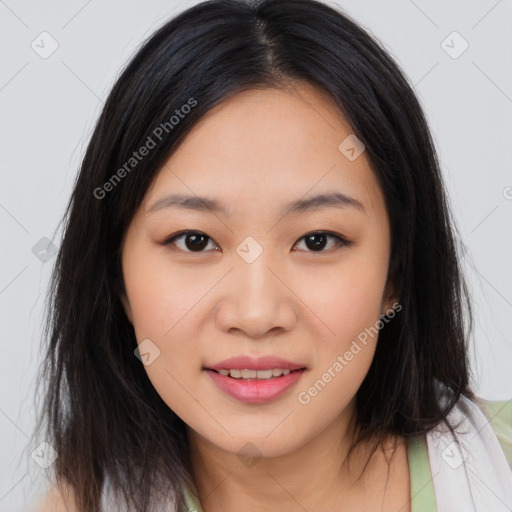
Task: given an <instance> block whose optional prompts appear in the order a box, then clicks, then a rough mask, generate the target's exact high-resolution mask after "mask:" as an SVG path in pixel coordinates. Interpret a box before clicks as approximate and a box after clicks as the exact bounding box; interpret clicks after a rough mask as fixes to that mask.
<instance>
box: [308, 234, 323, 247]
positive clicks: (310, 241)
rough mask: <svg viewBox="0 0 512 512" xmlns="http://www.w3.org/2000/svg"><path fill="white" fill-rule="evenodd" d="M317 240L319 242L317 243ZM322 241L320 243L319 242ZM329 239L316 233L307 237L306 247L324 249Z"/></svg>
mask: <svg viewBox="0 0 512 512" xmlns="http://www.w3.org/2000/svg"><path fill="white" fill-rule="evenodd" d="M315 239H317V241H315ZM318 239H320V241H318ZM326 240H327V237H326V236H325V235H323V234H321V233H314V234H312V235H309V236H307V237H306V245H307V246H308V248H309V249H323V248H324V247H325V244H326Z"/></svg>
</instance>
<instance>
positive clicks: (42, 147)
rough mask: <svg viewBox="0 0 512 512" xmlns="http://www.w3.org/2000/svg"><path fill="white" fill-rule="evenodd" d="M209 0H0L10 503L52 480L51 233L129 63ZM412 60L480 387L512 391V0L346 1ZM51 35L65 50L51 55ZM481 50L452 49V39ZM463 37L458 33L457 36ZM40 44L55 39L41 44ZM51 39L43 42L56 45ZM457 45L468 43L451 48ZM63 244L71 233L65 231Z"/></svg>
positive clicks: (496, 394)
mask: <svg viewBox="0 0 512 512" xmlns="http://www.w3.org/2000/svg"><path fill="white" fill-rule="evenodd" d="M196 3H197V1H189V2H185V1H169V0H167V1H164V0H151V1H144V2H143V1H138V2H136V1H133V0H132V1H126V0H124V1H120V0H115V1H110V2H105V1H103V2H100V1H98V0H90V1H78V0H77V1H75V0H73V1H69V0H67V1H61V2H57V1H48V0H47V1H45V2H38V1H35V0H33V1H29V0H5V1H4V0H0V41H1V46H0V52H1V67H0V109H1V110H0V112H1V117H0V129H1V151H0V170H1V174H0V180H1V181H0V228H1V239H2V243H1V249H0V251H1V265H0V315H1V328H2V331H1V332H2V338H1V348H2V357H1V358H0V375H1V388H0V510H1V511H21V510H26V509H27V506H28V505H29V503H30V502H31V501H33V500H34V498H35V497H36V496H37V494H38V493H40V492H41V489H43V488H44V486H45V485H46V484H45V481H44V474H45V472H44V470H43V469H41V468H40V467H39V466H38V465H37V464H36V463H35V461H34V460H33V459H32V458H31V451H32V450H33V448H34V447H35V446H37V445H38V444H39V443H40V442H41V441H44V440H41V439H38V440H31V439H30V437H31V432H32V429H33V426H34V391H35V390H34V376H35V372H36V369H37V366H38V364H39V362H40V357H41V355H40V353H39V342H40V336H41V321H42V307H43V300H44V294H45V291H46V287H47V283H48V277H49V273H50V270H51V265H52V264H53V261H54V259H50V260H49V261H48V262H46V263H44V264H43V263H42V262H41V261H40V260H39V259H38V258H37V257H36V256H35V255H34V254H33V253H32V248H33V246H34V245H35V244H36V243H37V242H38V241H39V240H40V239H41V238H43V237H48V238H52V235H53V234H54V231H55V229H56V228H57V224H58V221H59V219H60V217H61V215H62V213H63V211H64V208H65V205H66V202H67V200H68V197H69V194H70V192H71V187H72V184H73V180H74V178H75V175H76V172H77V169H78V165H79V162H80V158H81V156H82V155H83V152H84V150H85V147H86V143H87V140H88V137H89V136H90V134H91V130H92V127H93V123H94V121H95V119H96V117H97V116H98V114H99V112H100V109H101V108H102V105H103V101H104V99H105V98H106V96H107V93H108V91H109V90H110V87H111V86H112V83H113V81H114V79H115V77H116V76H117V75H118V73H119V72H120V70H121V67H122V66H123V65H124V64H125V63H126V61H127V60H128V59H129V58H130V57H131V56H132V55H133V53H134V52H135V50H136V48H137V47H138V45H139V44H140V43H141V42H142V41H143V40H144V39H145V38H146V37H147V36H149V35H150V34H151V33H152V32H153V31H154V30H155V29H156V28H157V27H158V26H160V25H161V24H163V23H164V22H165V21H166V20H167V19H168V18H169V17H171V16H173V15H174V14H176V13H177V12H179V11H181V10H182V9H184V8H186V7H189V6H191V5H193V4H196ZM330 3H331V4H332V5H336V4H337V5H340V6H341V7H342V8H344V9H345V10H346V11H347V12H348V13H349V14H350V15H351V16H352V17H353V18H355V19H356V20H358V21H359V22H360V23H361V24H362V25H363V26H365V27H366V28H367V29H369V30H370V31H371V32H372V33H373V34H374V35H376V36H377V37H378V38H379V39H380V40H381V41H382V42H383V43H384V44H385V46H386V48H387V49H388V50H389V51H390V53H391V54H392V55H393V56H394V57H395V59H396V60H397V61H398V62H399V64H400V65H401V66H402V68H403V69H404V70H405V72H406V73H407V75H408V76H409V77H410V79H411V81H412V83H414V84H415V90H416V92H417V94H418V96H419V98H420V101H421V102H422V104H423V106H424V109H425V111H426V113H427V116H428V119H429V122H430V125H431V128H432V132H433V135H434V139H435V141H436V144H437V148H438V151H439V155H440V158H441V162H442V167H443V172H444V175H445V178H446V180H447V184H448V188H449V194H450V197H451V200H452V205H453V210H454V212H455V214H456V217H457V221H458V225H459V228H460V233H461V237H462V241H463V242H464V243H465V244H466V245H467V247H468V249H469V253H470V257H471V263H466V264H465V266H466V268H467V272H468V278H469V282H470V284H471V288H472V292H473V295H474V302H475V313H476V314H475V318H476V328H475V340H474V354H472V361H473V369H474V372H475V376H476V380H475V388H476V390H477V392H478V394H479V395H481V396H483V397H485V398H491V399H509V398H511V397H512V377H511V370H510V368H511V366H510V362H511V361H512V337H511V331H512V267H511V264H510V262H511V261H512V222H511V221H512V144H511V142H512V141H511V136H512V30H511V29H510V28H511V26H512V1H511V0H501V1H496V0H479V1H475V0H472V1H467V0H464V1H452V2H446V1H445V0H442V1H441V0H436V1H427V0H415V1H412V0H394V1H387V2H382V1H380V0H371V1H361V0H346V1H345V0H339V1H338V2H330ZM43 31H47V32H49V33H50V34H51V36H52V37H53V38H54V39H55V40H56V41H57V42H58V45H59V46H58V49H57V50H56V51H55V52H54V53H53V54H52V55H51V56H50V57H48V58H47V59H42V58H41V57H40V56H39V55H38V54H37V53H36V52H35V51H34V50H33V49H32V48H31V43H32V41H34V40H36V43H37V41H40V39H38V36H39V34H40V33H41V32H43ZM453 31H457V32H458V33H459V34H460V35H461V36H462V37H463V38H464V39H465V40H466V41H467V42H468V44H469V48H468V49H467V50H466V51H465V52H464V53H462V54H461V55H460V56H458V58H452V57H451V56H450V55H448V53H446V51H445V49H444V48H443V46H442V42H443V41H444V40H445V39H446V38H447V36H449V35H450V34H451V33H452V32H453ZM452 40H453V42H452ZM39 44H40V46H42V43H39ZM48 44H49V43H48V40H47V43H46V44H45V47H46V48H48V47H49V46H48ZM446 45H449V46H452V47H453V48H452V49H451V50H450V51H451V52H452V53H453V52H457V51H458V50H459V49H460V48H462V46H461V41H460V40H457V39H453V37H452V38H451V39H450V38H449V39H448V40H447V41H446V42H445V43H444V46H445V48H446ZM54 242H55V244H56V245H59V238H58V236H57V238H55V240H54Z"/></svg>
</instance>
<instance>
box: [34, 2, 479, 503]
mask: <svg viewBox="0 0 512 512" xmlns="http://www.w3.org/2000/svg"><path fill="white" fill-rule="evenodd" d="M298 81H306V82H308V83H310V84H312V85H314V86H316V87H318V88H319V89H321V90H322V91H324V92H326V93H328V94H329V96H330V97H331V98H332V100H333V103H334V104H335V105H336V106H337V108H338V109H339V112H340V113H341V114H342V115H343V116H344V117H345V119H347V121H348V122H349V123H350V126H351V128H352V131H353V133H354V134H355V135H356V136H357V137H358V138H359V139H360V140H361V141H362V142H363V143H364V145H365V147H366V152H367V155H368V157H369V159H370V161H371V164H372V168H373V170H374V172H375V173H376V176H377V177H378V180H379V183H380V185H381V187H382V191H383V194H384V197H385V200H386V206H387V210H388V214H389V219H390V226H391V238H392V254H391V260H390V268H389V278H390V280H391V281H392V282H393V284H394V287H395V289H396V291H397V296H398V297H399V301H400V304H401V305H402V310H401V311H400V313H399V314H397V315H396V317H395V318H394V319H393V321H391V322H389V323H387V324H386V325H385V326H384V327H383V328H382V330H381V331H380V334H379V341H378V344H377V349H376V353H375V357H374V360H373V362H372V365H371V368H370V370H369V372H368V374H367V376H366V378H365V380H364V382H363V383H362V385H361V387H360V389H359V390H358V393H357V418H356V421H357V424H358V426H359V428H360V438H359V441H360V440H362V439H365V438H372V437H374V438H376V439H382V437H383V436H385V435H387V434H394V435H402V436H409V435H413V434H418V433H424V432H427V431H428V430H430V429H431V428H432V427H434V426H435V425H436V424H438V423H439V422H440V421H441V420H442V419H444V418H445V417H446V415H447V413H448V412H449V410H450V409H451V408H452V407H453V405H454V404H455V402H456V401H457V399H458V398H459V397H460V395H461V394H463V395H465V396H468V397H472V393H471V391H470V389H469V387H468V364H467V356H466V350H467V348H466V340H467V336H468V333H466V331H465V326H466V323H465V319H467V320H469V325H471V308H470V304H469V300H468V294H467V290H466V287H465V284H464V280H463V277H462V275H461V272H460V266H459V258H458V251H457V247H456V242H455V228H454V223H453V220H452V217H451V213H450V211H449V208H448V205H447V201H446V198H445V193H444V188H443V184H442V179H441V175H440V166H439V163H438V160H437V156H436V152H435V148H434V144H433V141H432V139H431V135H430V133H429V129H428V127H427V123H426V120H425V117H424V114H423V112H422V109H421V107H420V104H419V102H418V100H417V98H416V96H415V94H414V91H413V88H412V86H411V85H410V84H409V83H408V81H407V79H406V78H405V75H404V73H403V72H402V71H401V70H400V68H399V67H398V65H397V64H396V63H395V62H394V61H393V60H392V58H391V57H390V56H389V55H388V54H387V52H386V51H385V50H384V48H383V46H381V45H380V44H379V43H378V42H377V40H376V39H375V38H374V37H373V36H371V35H370V34H369V33H368V32H367V31H365V30H363V29H362V28H361V27H360V26H359V25H358V24H357V23H356V22H354V21H353V20H352V19H351V18H350V17H349V16H348V15H347V14H345V13H343V12H342V11H341V10H340V9H339V10H337V9H335V8H333V7H330V6H327V5H326V4H324V3H321V2H319V1H315V0H286V1H284V0H262V1H249V0H247V1H244V0H212V1H207V2H203V3H200V4H197V5H195V6H194V7H192V8H190V9H188V10H186V11H184V12H182V13H181V14H179V15H178V16H177V17H175V18H173V19H171V20H170V21H168V22H167V23H166V24H165V25H163V26H162V27H161V28H159V29H158V30H157V31H156V32H155V33H154V34H153V35H152V36H151V37H150V38H149V39H148V40H147V41H146V42H145V43H144V44H143V45H142V46H141V48H140V49H139V50H138V51H137V53H136V55H135V56H134V57H133V59H132V60H131V61H130V62H129V64H128V65H127V66H126V68H125V69H124V70H123V71H122V73H121V74H120V76H119V78H118V79H117V81H116V83H115V85H114V86H113V88H112V90H111V92H110V94H109V96H108V98H107V100H106V102H105V105H104V108H103V110H102V112H101V115H100V117H99V119H98V121H97V124H96V126H95V130H94V133H93V135H92V137H91V139H90V142H89V144H88V147H87V150H86V153H85V156H84V158H83V162H82V164H81V168H80V172H79V174H78V177H77V180H76V183H75V187H74V190H73V193H72V196H71V199H70V202H69V205H68V208H67V210H66V212H65V216H64V218H63V224H64V228H65V229H64V236H63V240H62V244H61V246H60V249H59V253H58V257H57V259H56V265H55V269H54V273H53V276H52V281H51V286H50V290H49V295H48V302H47V319H48V320H47V325H46V329H45V340H46V345H45V350H46V358H45V361H44V364H43V365H42V367H41V373H40V377H39V378H40V379H41V382H42V384H43V385H44V389H45V395H44V403H43V404H42V407H41V413H40V414H41V418H40V424H39V428H40V429H43V428H45V432H46V439H48V440H49V442H50V444H51V445H52V446H53V448H54V449H55V450H56V451H57V453H58V458H57V460H56V461H55V464H54V466H53V470H54V473H55V478H56V482H58V483H66V484H69V486H70V487H71V489H72V490H73V493H74V495H75V497H76V502H77V506H78V507H79V510H80V511H81V512H86V511H87V512H92V511H97V510H99V507H100V500H101V492H102V489H103V488H104V486H105V482H106V481H108V482H109V483H110V485H111V487H112V490H113V492H114V493H115V495H116V496H117V497H118V499H119V500H124V502H125V503H126V504H127V506H129V507H130V510H136V511H140V512H142V511H149V510H153V508H152V507H153V506H154V502H155V500H156V499H157V496H158V493H162V494H166V493H167V494H169V493H175V494H176V495H177V496H178V497H179V499H180V500H181V497H182V496H181V495H182V490H183V488H184V486H185V485H189V484H190V483H191V482H192V473H191V466H190V461H189V457H188V445H187V439H186V434H185V425H184V423H183V421H182V420H181V419H180V418H179V417H178V416H176V415H175V414H174V412H173V411H172V410H170V409H169V407H168V406H167V405H166V404H165V403H164V402H163V400H162V399H161V398H160V396H159V395H158V394H157V392H156V391H155V389H154V388H153V386H152V385H151V383H150V381H149V379H148V377H147V375H146V372H145V371H144V368H143V365H142V364H141V362H140V361H139V360H138V359H137V358H136V357H135V356H134V349H135V348H136V346H137V340H136V338H135V335H134V330H133V327H132V325H131V324H130V322H129V321H128V319H127V318H126V315H125V312H124V310H123V307H122V304H121V302H120V298H119V294H120V291H121V290H122V289H123V283H122V273H121V262H120V248H121V243H122V240H123V236H124V234H125V232H126V230H127V227H128V225H129V224H130V222H131V220H132V218H133V216H134V214H135V212H136V211H137V209H138V207H139V206H140V204H141V201H142V199H143V197H144V195H145V193H146V192H147V190H148V187H149V186H150V184H151V183H152V182H153V180H154V179H155V176H156V174H157V173H158V171H159V169H160V168H161V167H162V165H163V164H164V163H165V162H166V160H167V159H168V158H169V157H170V155H171V154H172V153H173V151H174V150H175V149H176V148H177V147H178V145H179V144H180V142H181V141H182V140H183V139H184V137H185V136H186V135H187V133H188V132H189V131H190V129H191V128H192V127H193V126H194V125H195V123H197V122H198V121H199V120H200V119H201V118H202V117H203V116H204V115H205V114H206V113H207V112H209V111H210V110H211V109H212V108H213V107H214V106H216V105H218V104H220V103H221V102H223V101H224V100H226V99H228V98H230V97H232V96H233V95H235V94H237V93H238V92H241V91H244V90H249V89H255V88H268V87H275V88H280V87H287V86H292V84H293V83H294V82H298ZM191 99H193V101H192V102H191V101H190V100H191ZM194 101H195V102H196V103H195V104H194V106H193V108H190V109H186V112H187V113H186V115H185V114H184V112H185V110H180V109H181V108H182V106H183V105H186V104H188V105H192V104H193V102H194ZM177 110H178V111H179V112H181V113H183V115H182V116H181V115H180V116H179V117H180V119H179V122H177V123H176V124H174V125H172V128H171V126H170V124H172V123H169V119H170V118H171V117H172V116H173V115H178V114H177V113H176V111H177ZM165 123H168V124H167V125H165ZM162 125H164V126H166V127H167V130H166V131H165V132H162V134H163V135H162V137H161V140H159V141H158V144H157V145H156V147H154V148H153V149H151V151H149V153H148V154H147V156H145V157H144V158H143V159H141V160H140V161H137V164H136V165H135V166H130V167H129V172H128V170H127V168H126V167H124V168H125V170H127V172H125V173H122V172H118V170H119V169H122V168H123V166H126V163H127V162H129V161H130V158H131V157H132V155H133V152H134V151H136V150H137V149H138V148H140V147H141V146H143V145H144V144H145V143H146V141H147V140H148V137H152V138H153V139H155V134H154V131H155V129H156V127H159V126H162ZM132 163H133V162H132ZM116 173H117V176H118V178H119V177H120V175H121V174H122V179H119V180H117V179H115V180H113V175H114V174H116ZM107 182H108V183H110V184H111V186H105V184H106V183H107ZM107 189H108V190H107ZM99 196H101V197H99ZM441 394H442V395H443V396H444V397H445V398H446V400H445V401H444V402H443V403H442V404H441V403H440V400H439V397H440V395H441ZM179 505H180V506H182V502H181V501H180V503H179Z"/></svg>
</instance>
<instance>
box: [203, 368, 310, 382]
mask: <svg viewBox="0 0 512 512" xmlns="http://www.w3.org/2000/svg"><path fill="white" fill-rule="evenodd" d="M305 369H306V368H305V367H304V368H298V369H296V370H290V369H289V368H268V369H265V370H263V369H262V370H253V369H248V368H243V369H242V368H240V369H236V368H229V369H228V368H222V369H220V370H214V369H212V368H203V370H207V371H212V372H215V373H218V374H219V375H222V376H223V377H229V378H230V379H237V380H270V379H280V378H282V377H286V376H287V375H290V373H294V372H301V371H303V370H305Z"/></svg>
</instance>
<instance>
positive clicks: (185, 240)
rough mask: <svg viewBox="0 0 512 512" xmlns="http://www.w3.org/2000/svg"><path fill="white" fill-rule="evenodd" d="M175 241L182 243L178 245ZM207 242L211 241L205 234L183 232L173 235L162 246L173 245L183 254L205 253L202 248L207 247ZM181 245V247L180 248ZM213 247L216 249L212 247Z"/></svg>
mask: <svg viewBox="0 0 512 512" xmlns="http://www.w3.org/2000/svg"><path fill="white" fill-rule="evenodd" d="M177 241H180V242H182V243H180V244H178V243H177ZM208 241H212V242H213V240H212V239H211V238H210V237H209V236H208V235H206V234H204V233H201V232H199V231H184V232H182V233H178V234H176V235H173V236H172V237H171V238H169V239H168V240H166V241H165V242H164V245H171V244H174V245H176V246H178V248H179V249H180V250H182V251H185V252H205V251H204V248H205V247H207V246H208ZM180 245H181V246H180ZM214 247H217V246H216V245H214Z"/></svg>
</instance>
